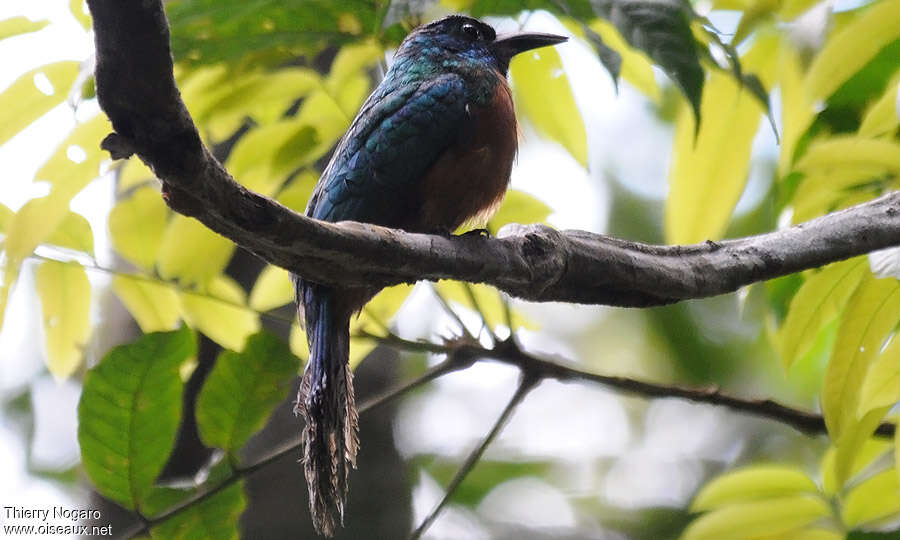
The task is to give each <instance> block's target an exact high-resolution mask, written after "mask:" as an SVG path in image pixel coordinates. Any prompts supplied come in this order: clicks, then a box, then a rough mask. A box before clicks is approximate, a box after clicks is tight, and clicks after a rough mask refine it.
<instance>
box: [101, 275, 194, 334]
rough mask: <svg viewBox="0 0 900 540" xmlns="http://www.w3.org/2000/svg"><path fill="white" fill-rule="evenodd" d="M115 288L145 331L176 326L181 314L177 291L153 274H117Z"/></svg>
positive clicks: (170, 328)
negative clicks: (155, 278)
mask: <svg viewBox="0 0 900 540" xmlns="http://www.w3.org/2000/svg"><path fill="white" fill-rule="evenodd" d="M112 288H113V291H115V293H116V296H118V297H119V300H121V301H122V303H123V304H125V307H126V308H127V309H128V311H129V313H131V316H132V317H134V320H135V321H137V323H138V326H140V327H141V330H143V331H144V332H156V331H160V330H173V329H174V328H175V327H176V326H177V325H178V320H179V318H180V311H179V303H178V294H177V293H176V292H175V290H174V289H173V288H172V287H171V286H170V285H167V284H166V283H158V282H156V281H155V280H153V279H152V278H143V277H141V276H129V275H127V274H118V275H116V276H115V277H113V280H112Z"/></svg>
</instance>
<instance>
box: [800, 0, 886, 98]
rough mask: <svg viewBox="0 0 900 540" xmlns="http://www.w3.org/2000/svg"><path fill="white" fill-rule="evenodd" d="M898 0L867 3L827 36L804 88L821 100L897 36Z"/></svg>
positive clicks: (810, 94) (811, 66)
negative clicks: (848, 21)
mask: <svg viewBox="0 0 900 540" xmlns="http://www.w3.org/2000/svg"><path fill="white" fill-rule="evenodd" d="M897 21H900V0H882V1H880V2H873V3H871V4H869V6H868V7H867V8H866V10H865V12H864V13H863V14H862V15H860V16H858V17H857V18H856V19H855V20H853V21H851V22H850V23H849V24H847V25H846V26H844V27H843V28H841V29H840V30H837V31H836V32H835V33H834V35H832V36H829V37H828V40H827V41H826V42H825V47H824V48H823V49H822V51H821V52H820V53H819V54H818V55H817V56H816V57H815V58H814V59H813V62H812V64H811V65H810V66H809V71H808V72H807V74H806V91H807V93H808V94H809V96H810V97H811V98H813V99H814V100H818V99H825V98H827V97H828V96H830V95H831V94H833V93H834V91H835V90H837V89H838V88H840V87H841V85H842V84H844V82H846V81H847V79H849V78H850V77H851V76H852V75H853V74H854V73H856V72H857V71H859V70H860V69H862V67H863V66H865V65H866V64H867V63H868V62H869V60H871V59H872V58H873V57H874V56H875V55H876V54H878V51H880V50H881V49H882V48H884V47H885V46H886V45H888V44H889V43H891V42H893V41H894V40H896V39H897V38H900V24H897Z"/></svg>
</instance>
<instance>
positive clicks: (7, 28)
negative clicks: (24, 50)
mask: <svg viewBox="0 0 900 540" xmlns="http://www.w3.org/2000/svg"><path fill="white" fill-rule="evenodd" d="M48 24H50V21H48V20H47V19H41V20H39V21H32V20H31V19H29V18H28V17H23V16H19V17H11V18H9V19H3V20H2V21H0V39H6V38H8V37H12V36H18V35H21V34H28V33H31V32H37V31H38V30H40V29H41V28H44V27H45V26H47V25H48Z"/></svg>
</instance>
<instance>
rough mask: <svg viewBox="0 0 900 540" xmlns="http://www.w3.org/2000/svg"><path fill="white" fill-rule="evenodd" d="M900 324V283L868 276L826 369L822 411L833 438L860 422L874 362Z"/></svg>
mask: <svg viewBox="0 0 900 540" xmlns="http://www.w3.org/2000/svg"><path fill="white" fill-rule="evenodd" d="M898 321H900V282H898V281H897V280H896V279H874V278H873V277H871V276H867V277H866V278H864V279H863V280H862V282H861V283H860V285H859V287H858V288H857V289H856V291H855V292H854V293H853V295H852V296H851V297H850V300H849V302H848V303H847V308H846V311H845V313H844V315H843V319H842V321H841V324H840V326H839V327H838V334H837V339H836V341H835V345H834V352H833V353H832V356H831V360H830V361H829V363H828V367H827V368H826V370H825V382H824V386H823V389H822V410H823V413H824V415H825V422H826V423H827V424H828V432H829V433H830V434H831V437H832V439H834V440H840V439H841V437H842V435H843V433H844V431H845V430H848V429H850V428H851V427H852V426H853V424H855V423H856V420H857V415H856V412H857V410H858V408H859V399H860V392H861V390H862V384H863V379H864V378H865V376H866V371H868V369H869V366H870V364H871V363H872V360H874V359H875V357H876V356H877V355H878V352H879V351H880V350H881V347H882V345H883V344H884V342H885V340H886V339H887V337H888V336H889V335H890V334H891V332H892V331H893V330H894V328H895V327H896V326H897V322H898Z"/></svg>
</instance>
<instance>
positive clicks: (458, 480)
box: [409, 373, 540, 540]
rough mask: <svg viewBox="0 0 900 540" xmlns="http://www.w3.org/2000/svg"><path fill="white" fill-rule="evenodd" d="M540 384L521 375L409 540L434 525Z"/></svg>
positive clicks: (531, 378) (537, 380) (525, 375)
mask: <svg viewBox="0 0 900 540" xmlns="http://www.w3.org/2000/svg"><path fill="white" fill-rule="evenodd" d="M539 382H540V379H539V378H535V377H532V376H531V375H530V374H528V373H523V374H522V379H521V381H520V382H519V386H518V388H516V391H515V393H514V394H513V395H512V397H511V398H510V400H509V403H507V404H506V407H504V408H503V412H501V413H500V416H499V417H498V418H497V421H496V422H494V426H493V427H492V428H491V430H490V431H489V432H488V434H487V435H486V436H485V437H484V439H482V441H481V444H479V445H478V446H477V447H476V448H475V449H474V450H472V452H471V453H470V454H469V455H468V457H466V460H465V461H464V462H463V464H462V465H461V466H460V467H459V469H458V470H457V471H456V474H455V475H454V476H453V479H452V480H451V481H450V484H449V485H447V490H446V492H445V493H444V496H443V497H442V498H441V500H440V502H438V503H437V505H436V506H435V507H434V508H433V509H432V510H431V512H430V513H429V514H428V515H427V516H426V517H425V519H424V520H422V523H421V524H420V525H419V526H418V527H417V528H416V530H414V531H413V532H412V534H410V535H409V540H419V538H421V537H422V534H424V533H425V531H426V530H427V529H428V527H430V526H431V524H432V523H434V520H435V519H437V516H438V514H439V513H440V512H441V510H442V509H443V508H444V506H445V505H446V504H447V502H449V501H450V498H451V497H453V494H454V493H456V490H457V489H458V488H459V486H460V485H461V484H462V482H463V480H465V478H466V476H467V475H468V474H469V473H470V472H472V469H474V468H475V465H476V464H477V463H478V461H479V460H480V459H481V456H482V455H483V454H484V451H485V450H487V447H488V446H489V445H490V444H491V442H493V440H494V439H495V438H496V437H497V435H498V434H499V433H500V431H501V430H502V429H503V426H505V425H506V423H507V421H509V418H510V416H512V413H513V411H515V410H516V407H518V406H519V404H520V403H522V400H523V399H525V396H527V395H528V392H530V391H531V390H532V389H533V388H534V387H535V386H536V385H537V383H539Z"/></svg>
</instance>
